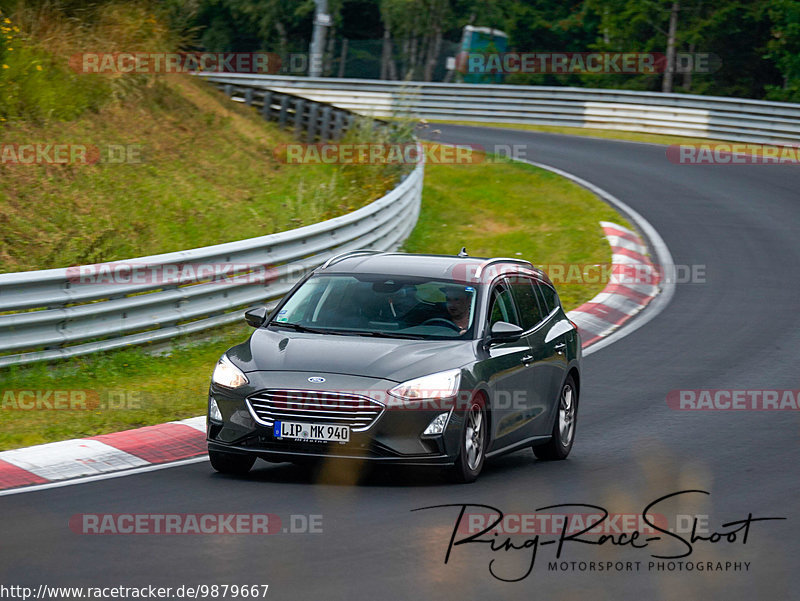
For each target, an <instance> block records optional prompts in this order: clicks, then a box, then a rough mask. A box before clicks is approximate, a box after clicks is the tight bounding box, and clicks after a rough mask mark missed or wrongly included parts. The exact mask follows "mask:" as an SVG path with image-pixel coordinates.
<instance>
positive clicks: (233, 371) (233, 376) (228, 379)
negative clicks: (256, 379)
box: [211, 355, 250, 388]
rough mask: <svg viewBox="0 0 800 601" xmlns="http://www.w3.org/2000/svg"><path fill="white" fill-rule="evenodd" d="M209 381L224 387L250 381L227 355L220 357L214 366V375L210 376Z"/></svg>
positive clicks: (231, 386)
mask: <svg viewBox="0 0 800 601" xmlns="http://www.w3.org/2000/svg"><path fill="white" fill-rule="evenodd" d="M211 381H212V382H214V384H218V385H220V386H224V387H225V388H239V387H240V386H244V385H245V384H247V383H249V382H250V380H248V379H247V376H245V375H244V373H243V372H242V370H241V369H239V368H238V367H236V366H235V365H234V364H233V363H232V362H231V360H230V359H228V356H227V355H222V357H220V360H219V361H218V362H217V367H215V368H214V375H213V376H211Z"/></svg>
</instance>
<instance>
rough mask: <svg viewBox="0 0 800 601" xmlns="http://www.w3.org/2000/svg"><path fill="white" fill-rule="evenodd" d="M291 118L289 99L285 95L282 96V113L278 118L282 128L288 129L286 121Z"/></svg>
mask: <svg viewBox="0 0 800 601" xmlns="http://www.w3.org/2000/svg"><path fill="white" fill-rule="evenodd" d="M288 116H289V97H288V96H287V95H285V94H282V95H281V113H280V115H279V116H278V123H279V124H280V126H281V127H286V119H287V118H288Z"/></svg>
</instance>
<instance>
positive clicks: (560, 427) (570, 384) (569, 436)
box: [533, 376, 578, 461]
mask: <svg viewBox="0 0 800 601" xmlns="http://www.w3.org/2000/svg"><path fill="white" fill-rule="evenodd" d="M577 423H578V389H577V388H576V387H575V381H574V380H573V379H572V376H567V380H566V381H565V382H564V385H563V386H562V387H561V392H560V393H559V395H558V414H557V415H556V420H555V423H554V424H553V432H552V435H551V438H550V440H549V441H548V442H547V443H545V444H543V445H537V446H535V447H533V453H534V455H536V457H537V458H539V459H541V460H543V461H559V460H561V459H566V458H567V455H569V452H570V451H571V450H572V445H573V443H574V442H575V427H576V425H577Z"/></svg>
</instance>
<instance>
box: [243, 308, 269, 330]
mask: <svg viewBox="0 0 800 601" xmlns="http://www.w3.org/2000/svg"><path fill="white" fill-rule="evenodd" d="M266 318H267V308H266V307H256V308H255V309H250V310H249V311H245V313H244V320H245V321H246V322H247V325H249V326H250V327H253V328H260V327H261V326H263V325H264V320H265V319H266Z"/></svg>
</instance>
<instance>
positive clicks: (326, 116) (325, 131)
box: [319, 105, 331, 140]
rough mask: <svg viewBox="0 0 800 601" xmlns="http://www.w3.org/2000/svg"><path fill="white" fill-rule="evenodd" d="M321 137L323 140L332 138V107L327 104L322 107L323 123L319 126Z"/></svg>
mask: <svg viewBox="0 0 800 601" xmlns="http://www.w3.org/2000/svg"><path fill="white" fill-rule="evenodd" d="M319 137H320V139H321V140H330V139H331V107H330V106H327V105H326V106H325V107H324V108H323V109H322V123H321V124H320V126H319Z"/></svg>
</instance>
